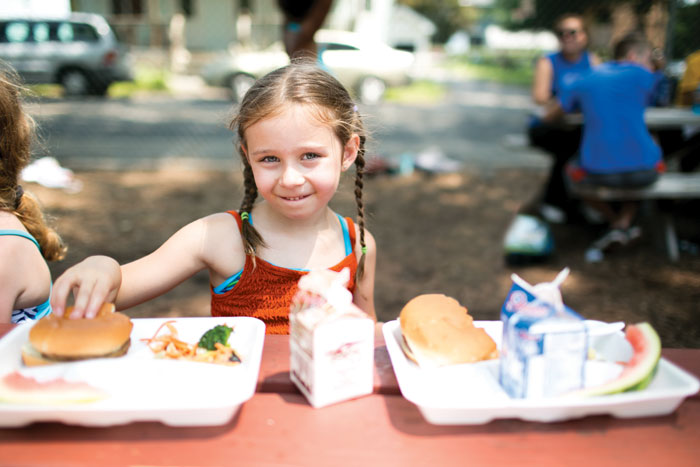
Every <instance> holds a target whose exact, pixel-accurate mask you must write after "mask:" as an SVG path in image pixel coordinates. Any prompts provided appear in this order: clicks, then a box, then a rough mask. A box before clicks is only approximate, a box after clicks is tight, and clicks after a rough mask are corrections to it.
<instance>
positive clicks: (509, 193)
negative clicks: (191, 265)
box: [26, 169, 700, 348]
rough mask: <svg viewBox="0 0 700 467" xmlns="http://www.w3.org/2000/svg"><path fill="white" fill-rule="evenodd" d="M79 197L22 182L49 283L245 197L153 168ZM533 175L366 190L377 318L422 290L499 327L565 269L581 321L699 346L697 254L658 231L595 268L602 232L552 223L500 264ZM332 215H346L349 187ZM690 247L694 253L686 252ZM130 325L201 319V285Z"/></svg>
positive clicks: (198, 279) (129, 253) (685, 208)
mask: <svg viewBox="0 0 700 467" xmlns="http://www.w3.org/2000/svg"><path fill="white" fill-rule="evenodd" d="M76 176H77V178H78V179H79V180H81V181H82V182H83V184H84V186H83V189H82V191H80V192H79V193H68V192H65V191H63V190H57V189H50V188H45V187H43V186H40V185H36V184H27V185H26V189H28V190H30V191H32V192H34V193H35V194H36V195H37V196H38V197H39V198H40V199H41V201H42V203H43V204H44V206H45V208H46V209H47V212H48V213H49V214H50V215H51V216H53V217H54V222H55V225H56V227H57V229H58V230H59V232H60V233H61V234H62V235H63V237H64V239H65V241H66V243H67V244H68V246H69V254H68V257H67V258H66V260H64V261H62V262H59V263H55V264H52V265H51V268H52V272H53V274H54V277H57V275H58V274H60V273H61V272H63V271H64V270H65V269H66V268H67V267H68V266H70V265H72V264H74V263H76V262H77V261H78V260H80V259H82V258H84V257H85V256H87V255H91V254H98V253H99V254H106V255H110V256H113V257H115V258H116V259H117V260H118V261H120V262H128V261H131V260H133V259H136V258H139V257H141V256H143V255H145V254H147V253H149V252H150V251H152V250H153V249H155V248H156V247H157V246H158V245H159V244H161V243H162V242H163V241H164V240H165V239H166V238H167V237H168V236H169V235H171V234H172V233H173V232H175V231H176V230H177V229H178V228H179V227H181V226H183V225H185V224H186V223H188V222H190V221H192V220H194V219H196V218H198V217H201V216H203V215H205V214H209V213H213V212H217V211H222V210H226V209H235V208H237V207H238V204H239V200H240V197H241V193H242V184H241V176H240V174H238V173H231V174H229V173H223V172H204V171H196V170H195V171H193V170H184V169H170V170H162V171H155V172H134V171H131V172H130V171H124V172H106V171H101V172H77V173H76ZM543 178H544V173H542V172H541V171H534V170H520V169H519V170H498V171H486V172H483V171H480V172H478V173H477V172H469V171H465V172H461V173H455V174H447V175H430V174H425V173H414V174H412V175H410V176H406V177H398V176H388V175H381V176H376V177H373V178H370V179H368V180H367V182H366V184H365V199H366V206H367V207H366V209H367V212H368V215H369V225H368V228H369V230H370V231H371V232H372V233H373V234H374V236H375V238H376V240H377V244H378V248H379V257H378V265H377V279H376V293H375V302H376V309H377V313H378V316H379V318H380V319H381V320H390V319H393V318H395V317H396V316H397V315H398V313H399V312H400V310H401V307H402V306H403V305H404V304H405V303H406V302H407V301H408V300H409V299H411V298H412V297H414V296H416V295H418V294H421V293H435V292H440V293H444V294H447V295H450V296H452V297H455V298H456V299H458V300H459V301H460V302H461V303H462V304H464V305H465V306H467V307H468V309H469V311H470V313H471V314H472V315H473V316H474V317H475V319H480V320H493V319H498V314H499V309H500V306H501V303H502V302H503V299H504V297H505V294H506V292H507V290H508V288H509V287H510V275H511V273H513V272H516V273H517V274H519V275H520V276H522V277H523V278H525V279H526V280H528V281H530V282H531V283H534V282H539V281H545V280H551V279H553V278H554V276H555V275H556V273H557V272H558V271H559V270H560V269H562V268H563V267H565V266H569V267H570V268H571V270H572V273H571V276H570V277H569V279H568V280H567V281H566V282H565V284H564V286H563V289H562V290H563V296H564V301H565V303H567V304H568V305H569V306H571V307H572V308H573V309H575V310H577V311H578V312H580V313H581V314H582V315H583V316H585V317H586V318H590V319H601V320H605V321H613V320H623V321H625V322H640V321H649V322H650V323H652V325H653V326H655V327H656V329H657V330H658V331H659V333H660V335H661V338H662V343H663V345H664V346H665V347H693V348H698V347H700V319H699V318H700V316H698V310H699V309H700V256H698V254H697V252H695V253H694V254H693V253H690V252H682V254H681V260H680V261H679V262H678V263H675V264H674V263H670V262H669V261H668V260H667V259H666V256H665V254H664V252H663V250H662V249H660V248H659V247H658V246H657V244H656V243H655V241H654V239H655V235H652V233H653V231H654V225H652V224H649V223H647V224H646V225H645V235H644V237H643V238H642V239H641V240H640V241H639V242H638V243H637V244H635V245H633V246H630V247H628V248H627V249H625V250H621V251H617V252H615V254H614V255H612V256H610V257H609V258H606V260H605V261H604V262H603V263H599V264H587V263H585V262H584V260H583V252H584V250H585V248H586V246H587V245H588V244H589V243H590V242H591V241H593V240H594V239H595V237H596V235H597V234H598V233H599V231H598V230H597V229H595V228H593V227H590V226H580V225H578V226H575V225H571V226H554V235H555V242H556V254H555V255H554V256H553V257H552V258H551V260H550V261H548V262H547V263H544V264H540V265H536V266H527V267H518V268H513V267H508V266H506V265H505V264H504V260H503V252H502V239H503V233H504V232H505V230H506V227H507V226H508V224H509V222H510V221H511V219H512V217H513V215H514V213H515V212H516V210H517V209H518V208H519V207H520V205H521V204H522V203H523V202H524V201H526V200H528V199H530V198H531V197H532V196H533V195H534V193H535V191H536V189H537V187H538V186H540V185H541V182H542V179H543ZM334 203H335V205H334V208H335V209H336V210H337V211H338V212H340V213H343V214H346V215H353V213H354V201H353V197H352V188H351V186H350V180H349V179H347V180H344V181H343V184H342V185H341V188H340V190H339V193H338V195H337V197H336V200H335V202H334ZM697 207H698V206H697V204H696V205H687V204H685V205H680V206H676V208H675V211H676V214H677V219H678V230H679V234H680V236H681V238H684V239H687V240H690V241H692V242H693V243H694V244H695V245H697V244H698V243H700V219H698V217H697V215H696V214H695V215H691V214H689V213H690V212H698V211H697ZM691 246H692V245H691ZM128 314H130V315H131V316H133V317H162V316H207V315H208V314H209V289H208V278H207V275H206V274H205V273H200V274H199V275H197V276H195V277H193V278H192V279H190V280H188V281H186V282H185V283H183V284H181V285H180V286H178V287H177V288H175V289H174V290H172V291H171V292H169V293H167V294H166V295H164V296H162V297H160V298H158V299H156V300H153V301H151V302H148V303H145V304H142V305H140V306H137V307H134V308H132V309H130V310H128Z"/></svg>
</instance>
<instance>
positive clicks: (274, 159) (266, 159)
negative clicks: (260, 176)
mask: <svg viewBox="0 0 700 467" xmlns="http://www.w3.org/2000/svg"><path fill="white" fill-rule="evenodd" d="M278 161H279V159H278V158H277V156H265V157H263V158H262V159H260V162H278Z"/></svg>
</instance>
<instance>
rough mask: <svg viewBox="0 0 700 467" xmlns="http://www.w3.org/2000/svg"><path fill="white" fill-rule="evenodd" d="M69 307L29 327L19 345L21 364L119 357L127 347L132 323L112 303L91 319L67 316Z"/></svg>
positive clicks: (103, 307) (29, 364) (104, 306)
mask: <svg viewBox="0 0 700 467" xmlns="http://www.w3.org/2000/svg"><path fill="white" fill-rule="evenodd" d="M71 310H72V307H68V308H67V309H66V311H65V313H64V314H63V316H62V317H58V316H56V315H53V314H51V315H48V316H46V317H44V318H42V319H40V320H39V321H37V322H36V324H34V326H32V328H31V329H30V330H29V340H28V341H27V342H26V343H25V345H24V346H23V347H22V361H23V362H24V364H25V365H27V366H36V365H46V364H49V363H56V362H65V361H74V360H85V359H89V358H103V357H119V356H121V355H124V354H125V353H126V352H127V350H129V345H130V343H131V329H132V327H133V324H132V323H131V320H130V319H129V317H128V316H126V315H125V314H123V313H118V312H115V311H114V305H113V304H111V303H105V304H104V305H102V308H100V311H99V312H98V313H97V316H95V317H94V318H92V319H90V318H79V319H70V318H68V316H70V313H71Z"/></svg>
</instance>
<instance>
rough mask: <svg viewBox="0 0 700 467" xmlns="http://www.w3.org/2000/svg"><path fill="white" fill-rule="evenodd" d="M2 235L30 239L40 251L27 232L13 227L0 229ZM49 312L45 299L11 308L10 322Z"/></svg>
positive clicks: (47, 301) (35, 317)
mask: <svg viewBox="0 0 700 467" xmlns="http://www.w3.org/2000/svg"><path fill="white" fill-rule="evenodd" d="M3 235H13V236H16V237H24V238H26V239H28V240H31V241H32V242H33V243H34V244H35V245H36V247H37V248H39V251H41V247H40V246H39V242H37V241H36V239H35V238H34V237H32V236H31V235H30V234H28V233H27V232H24V231H22V230H14V229H9V230H2V229H0V236H3ZM49 313H51V305H50V304H49V300H48V299H47V300H46V301H45V302H44V303H42V304H41V305H37V306H33V307H30V308H20V309H18V310H12V317H11V318H10V322H11V323H21V322H23V321H26V320H29V319H39V318H43V317H44V316H46V315H48V314H49Z"/></svg>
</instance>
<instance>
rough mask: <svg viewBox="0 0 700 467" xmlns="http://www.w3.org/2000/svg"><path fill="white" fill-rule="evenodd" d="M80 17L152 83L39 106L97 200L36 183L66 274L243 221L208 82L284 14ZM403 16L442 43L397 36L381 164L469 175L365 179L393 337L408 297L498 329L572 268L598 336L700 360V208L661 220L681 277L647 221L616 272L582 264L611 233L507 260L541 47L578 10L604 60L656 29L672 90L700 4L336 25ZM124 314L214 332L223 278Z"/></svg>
mask: <svg viewBox="0 0 700 467" xmlns="http://www.w3.org/2000/svg"><path fill="white" fill-rule="evenodd" d="M69 4H70V7H71V8H72V9H73V10H82V11H93V12H97V13H100V14H103V15H105V16H106V17H107V18H108V19H109V20H110V22H111V23H112V24H113V25H114V27H115V29H116V30H117V31H118V32H119V33H120V36H121V37H122V39H123V40H125V41H126V42H128V43H129V44H130V46H131V50H132V54H133V58H134V64H135V69H136V72H137V73H136V80H135V82H134V83H116V84H114V85H113V86H112V87H111V88H110V89H109V95H108V97H107V98H106V99H76V98H71V99H67V98H64V97H63V96H62V93H61V90H60V89H57V88H56V87H55V86H37V87H34V88H33V89H34V90H35V91H36V93H37V94H38V97H37V98H35V99H33V101H32V103H31V104H30V109H31V112H32V114H33V115H34V116H35V117H36V119H37V121H38V123H39V125H40V130H41V136H42V139H43V143H44V144H43V147H39V148H37V157H41V156H53V157H55V158H56V159H57V160H58V162H59V163H60V164H61V165H62V166H64V167H66V168H68V169H71V170H73V171H74V174H75V179H76V180H78V181H79V182H80V183H81V184H82V189H81V190H80V191H77V190H72V191H71V190H65V189H58V188H48V187H46V186H42V185H39V184H36V183H28V184H27V188H28V189H29V190H31V191H33V192H34V193H36V194H37V195H38V196H39V198H40V199H41V200H42V202H43V203H44V205H45V207H46V209H47V212H48V213H49V214H50V215H52V216H53V217H54V218H55V222H56V225H57V228H58V230H59V232H60V233H61V234H62V235H63V237H64V239H65V240H66V242H67V243H68V246H69V248H70V250H69V255H68V258H67V259H66V260H65V261H63V262H60V263H56V264H52V265H51V268H52V272H53V274H54V276H56V275H58V274H60V273H61V272H62V271H63V270H65V268H67V267H68V266H70V265H72V264H74V263H75V262H77V261H79V260H80V259H82V258H84V257H85V256H87V255H90V254H107V255H110V256H114V257H115V258H117V259H118V260H119V261H120V262H127V261H131V260H133V259H136V258H138V257H141V256H143V255H144V254H147V253H149V252H150V251H152V250H153V249H154V248H156V247H157V246H158V245H160V244H161V243H162V242H163V241H164V240H165V239H166V238H167V237H168V236H169V235H171V234H172V233H173V232H175V230H177V229H178V228H179V227H181V226H183V225H185V224H186V223H188V222H190V221H192V220H194V219H196V218H198V217H201V216H203V215H206V214H209V213H212V212H217V211H221V210H226V209H232V208H236V207H237V206H238V203H239V200H240V197H241V191H242V186H241V176H240V173H239V165H238V163H237V161H236V159H235V156H234V151H233V143H232V140H233V135H232V134H230V132H229V131H228V130H227V129H226V121H227V119H228V117H229V116H230V115H231V113H232V112H233V106H232V103H231V101H230V96H229V95H228V92H227V91H226V90H224V89H216V88H210V87H207V86H205V85H204V84H203V83H202V80H201V78H200V77H199V74H198V73H199V70H200V69H201V67H202V66H204V65H205V64H206V63H208V62H209V61H211V60H213V59H215V58H216V57H220V56H221V55H222V54H228V53H236V51H239V50H244V49H245V50H257V49H260V48H263V47H266V46H267V45H269V44H270V43H272V42H274V41H275V40H276V39H277V38H278V36H279V13H278V12H277V10H276V8H275V2H274V1H272V0H265V1H263V0H260V1H256V0H248V1H243V0H240V1H231V2H223V1H221V2H220V1H218V0H217V1H214V0H191V1H181V0H160V1H159V0H150V1H145V0H144V1H137V0H129V1H123V0H114V1H106V0H95V1H89V0H72V1H71V2H69ZM394 7H402V8H403V7H407V8H408V7H410V8H411V9H412V10H411V11H413V12H416V13H420V14H421V15H422V16H421V17H422V18H427V19H428V20H429V21H430V23H431V24H433V26H434V27H433V29H432V31H427V30H426V31H424V33H423V34H422V35H419V36H411V37H407V36H405V35H401V34H399V33H400V32H401V31H398V32H397V31H393V32H392V33H391V34H390V33H389V31H388V30H387V31H385V34H384V35H385V37H384V39H387V40H389V39H391V40H393V43H392V45H395V46H397V47H400V48H403V49H407V50H412V51H413V52H414V53H415V54H416V60H417V66H416V69H415V71H414V83H413V84H412V85H411V86H406V87H402V88H392V89H389V90H388V92H387V96H386V99H385V101H384V102H382V103H380V104H377V105H371V106H361V110H360V111H361V113H362V115H363V116H365V119H366V123H367V126H368V128H369V129H370V131H371V133H372V135H373V140H372V141H371V144H370V148H369V149H370V150H369V154H370V156H374V157H377V158H379V159H381V160H384V161H389V162H396V161H397V160H400V159H401V157H402V156H408V157H409V158H410V159H414V160H415V158H416V157H418V156H420V155H421V154H426V153H431V152H432V153H433V154H438V155H439V156H440V157H442V158H445V159H448V160H451V161H456V162H458V163H459V166H458V168H456V169H454V170H451V171H449V173H429V172H426V171H420V170H418V171H414V172H410V171H409V172H408V173H405V174H397V173H384V174H379V175H377V176H375V177H372V178H371V179H369V180H368V181H367V183H366V186H365V193H366V198H367V211H368V213H369V229H370V230H371V231H372V233H373V234H374V235H375V237H376V239H377V243H378V246H379V259H378V268H377V285H376V307H377V312H378V315H379V317H380V319H383V320H389V319H393V318H394V317H396V316H397V314H398V313H399V312H400V309H401V307H402V306H403V305H404V304H405V303H406V302H407V301H408V300H410V298H412V297H414V296H415V295H418V294H420V293H428V292H441V293H445V294H447V295H450V296H453V297H455V298H457V299H458V300H459V301H460V302H462V303H463V304H464V305H465V306H467V307H468V308H469V310H470V313H472V314H473V315H474V316H475V318H476V319H497V318H498V313H499V309H500V305H501V303H502V301H503V299H504V297H505V294H506V292H507V290H508V288H509V286H510V275H511V274H512V273H513V272H516V273H518V274H519V275H521V276H522V277H524V278H525V279H526V280H528V281H530V282H532V283H535V282H539V281H545V280H551V279H552V278H554V276H555V275H556V273H557V272H558V271H559V270H561V268H563V267H565V266H569V267H570V268H571V269H572V274H571V277H570V278H569V279H568V280H567V281H566V283H565V284H564V287H563V295H564V300H565V302H566V303H567V304H568V305H569V306H571V307H572V308H573V309H575V310H577V311H579V312H580V313H581V314H583V315H584V316H585V317H586V318H591V319H602V320H606V321H612V320H617V319H621V320H624V321H626V322H637V321H650V322H651V323H652V324H653V325H654V326H655V327H656V328H657V329H658V330H659V332H660V334H661V336H662V342H663V344H664V346H666V347H700V324H699V323H698V310H699V309H700V306H699V304H700V257H698V245H699V244H700V222H699V221H698V215H697V213H698V212H700V211H699V210H698V204H697V203H696V202H684V203H676V204H674V205H672V206H667V207H666V209H671V210H673V212H674V214H675V216H676V218H677V222H678V229H679V236H680V238H681V239H682V240H683V251H682V252H681V259H680V261H679V262H678V263H670V262H668V260H667V259H666V256H665V254H664V252H663V251H662V250H661V249H660V248H659V246H658V243H659V242H658V239H657V236H656V227H657V226H656V225H655V224H654V220H653V218H649V217H645V218H643V219H642V223H643V227H644V230H645V236H644V237H643V238H642V240H641V241H640V242H638V243H637V244H636V245H634V246H632V247H630V248H628V249H625V250H623V251H619V252H616V253H615V254H614V255H611V256H610V258H608V259H606V261H604V262H603V263H601V264H587V263H585V262H584V261H583V252H584V250H585V248H586V246H587V245H588V244H589V243H590V242H591V241H592V240H593V239H595V238H596V236H597V235H599V234H600V227H596V226H582V225H571V226H569V225H566V226H553V232H554V236H555V242H556V250H555V254H554V256H553V257H552V258H551V259H550V260H549V261H548V262H546V263H543V264H540V265H533V266H528V267H521V268H512V267H508V266H506V265H505V264H504V261H503V249H502V240H503V233H504V232H505V230H506V228H507V226H508V224H509V223H510V221H511V220H512V218H513V215H514V214H515V212H516V211H517V210H518V208H519V207H520V206H522V204H523V203H525V202H527V201H528V200H530V199H531V198H532V197H534V196H535V195H536V193H537V191H538V189H539V187H540V185H541V183H542V181H543V180H544V177H545V174H546V170H547V167H548V165H549V163H550V161H549V160H548V158H546V157H545V156H543V155H542V154H540V153H538V152H537V151H534V150H532V149H530V148H528V147H527V146H526V144H525V140H524V135H523V131H524V128H525V124H526V121H527V116H528V112H529V111H530V99H529V84H530V80H531V76H532V63H533V60H534V59H535V58H536V57H537V56H538V55H540V54H541V53H543V51H545V50H546V47H547V44H549V45H550V46H551V40H552V38H553V37H552V36H546V35H544V36H541V35H539V34H540V33H542V29H543V28H546V27H548V26H549V25H550V24H551V22H552V21H553V19H554V18H555V17H556V16H558V15H559V14H560V13H562V12H563V11H572V10H573V11H580V12H582V13H584V14H585V15H586V17H587V18H588V19H589V20H590V21H591V37H592V38H593V41H592V42H593V43H592V48H593V49H594V50H596V51H597V52H598V53H599V54H600V55H601V56H603V57H606V56H609V55H610V54H609V45H610V43H611V41H612V40H614V39H615V38H617V37H619V36H620V35H622V34H624V33H625V32H629V31H630V30H633V29H641V30H643V31H644V32H645V33H647V35H648V37H649V38H650V40H652V41H653V42H654V44H655V45H656V46H657V47H659V48H662V49H664V50H665V51H666V52H667V56H668V61H669V67H668V69H667V74H668V75H669V76H671V77H674V76H679V73H681V72H682V59H683V58H684V56H685V55H686V54H687V53H688V52H689V51H692V50H695V49H697V48H700V42H699V41H700V35H698V34H696V33H694V32H695V31H697V30H698V27H700V5H699V4H698V2H694V1H680V0H679V1H669V0H659V1H636V0H635V1H594V0H589V1H573V0H572V1H568V2H567V1H561V2H560V1H554V0H549V1H545V0H517V1H516V0H494V1H487V0H483V1H466V0H462V1H458V0H453V1H444V2H433V1H427V0H426V1H409V0H405V1H389V0H387V1H384V2H383V1H376V0H375V1H369V2H348V1H341V0H336V2H335V3H334V9H333V11H332V14H331V15H330V16H329V19H328V23H329V24H328V25H329V26H332V27H336V28H346V29H355V30H357V29H361V28H369V27H370V26H372V25H373V24H376V21H379V20H380V19H381V18H383V17H384V18H385V17H387V15H388V16H389V17H391V14H390V12H391V11H392V10H391V8H394ZM222 9H223V10H222ZM221 11H224V12H225V14H222V13H221ZM387 11H389V13H387ZM402 11H404V12H405V10H402ZM178 13H180V14H182V15H183V16H184V17H185V18H186V28H185V32H184V34H185V50H186V52H187V53H186V54H184V55H182V54H177V53H175V52H177V51H175V50H173V47H172V45H173V43H172V41H171V39H170V36H169V32H170V30H171V28H172V18H173V17H174V15H176V14H178ZM382 15H383V16H382ZM209 21H211V22H209ZM373 22H374V23H373ZM395 23H399V22H395ZM416 24H424V23H422V22H418V23H416ZM522 28H527V29H525V30H524V31H523V30H522ZM375 29H376V28H375ZM416 29H417V28H416ZM204 32H206V34H204ZM523 32H525V33H526V34H527V35H525V36H523V35H517V34H520V33H523ZM392 34H393V35H392ZM426 37H427V42H426ZM523 44H529V45H528V46H527V47H523ZM180 52H182V50H180ZM177 57H179V58H177ZM74 188H76V187H75V186H74ZM351 196H352V193H351V189H350V187H348V186H347V182H346V184H344V185H343V186H341V189H340V190H339V193H338V196H337V199H336V201H335V208H336V209H337V210H338V211H339V212H342V213H344V214H346V215H352V214H353V212H354V203H353V200H352V197H351ZM128 313H129V314H130V315H132V316H135V317H145V316H175V315H178V316H202V315H204V316H206V315H208V313H209V286H208V278H207V276H206V274H199V275H197V276H195V277H194V278H192V279H191V280H189V281H187V282H185V283H184V284H182V285H181V286H180V287H178V288H177V289H175V290H173V291H172V292H170V293H168V294H166V295H165V296H163V297H161V298H158V299H156V300H153V301H151V302H149V303H146V304H143V305H140V306H138V307H134V308H133V309H131V310H129V311H128Z"/></svg>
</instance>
